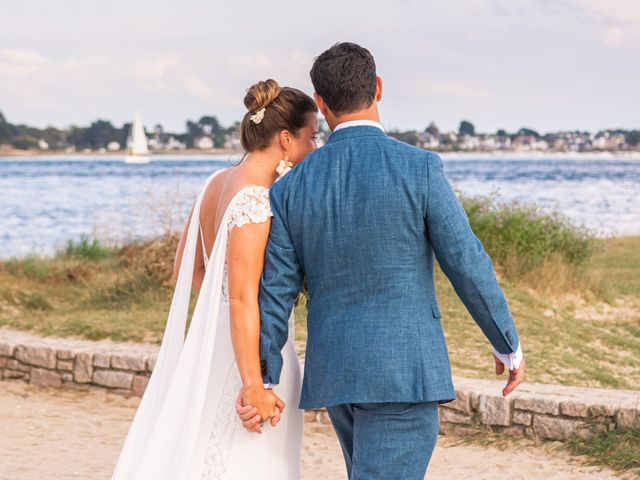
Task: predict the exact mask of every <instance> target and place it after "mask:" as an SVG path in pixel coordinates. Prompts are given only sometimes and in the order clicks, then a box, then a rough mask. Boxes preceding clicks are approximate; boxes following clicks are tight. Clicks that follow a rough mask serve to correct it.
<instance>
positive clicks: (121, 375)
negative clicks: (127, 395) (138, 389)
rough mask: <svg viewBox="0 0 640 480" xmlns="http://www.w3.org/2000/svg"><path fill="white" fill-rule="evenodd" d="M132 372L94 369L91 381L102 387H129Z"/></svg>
mask: <svg viewBox="0 0 640 480" xmlns="http://www.w3.org/2000/svg"><path fill="white" fill-rule="evenodd" d="M132 382H133V373H128V372H115V371H113V370H96V371H95V372H93V383H95V384H96V385H101V386H103V387H111V388H126V389H129V388H131V383H132Z"/></svg>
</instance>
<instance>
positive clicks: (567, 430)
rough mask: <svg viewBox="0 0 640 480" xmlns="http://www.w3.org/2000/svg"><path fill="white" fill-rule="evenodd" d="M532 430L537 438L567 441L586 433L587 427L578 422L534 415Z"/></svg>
mask: <svg viewBox="0 0 640 480" xmlns="http://www.w3.org/2000/svg"><path fill="white" fill-rule="evenodd" d="M533 429H534V431H535V432H536V434H537V435H538V436H540V437H542V438H550V439H552V440H568V439H569V438H571V437H572V436H573V435H575V434H580V433H581V432H582V431H583V430H587V431H588V427H587V425H586V424H585V423H584V422H582V421H580V420H569V419H566V418H558V417H548V416H544V415H535V416H534V417H533Z"/></svg>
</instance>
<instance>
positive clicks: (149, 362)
mask: <svg viewBox="0 0 640 480" xmlns="http://www.w3.org/2000/svg"><path fill="white" fill-rule="evenodd" d="M155 366H156V357H147V372H153V368H154V367H155Z"/></svg>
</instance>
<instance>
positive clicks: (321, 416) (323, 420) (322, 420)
mask: <svg viewBox="0 0 640 480" xmlns="http://www.w3.org/2000/svg"><path fill="white" fill-rule="evenodd" d="M318 420H320V423H324V424H325V425H331V419H330V418H329V414H328V413H327V412H326V411H321V412H319V413H318Z"/></svg>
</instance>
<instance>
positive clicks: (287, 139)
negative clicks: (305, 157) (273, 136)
mask: <svg viewBox="0 0 640 480" xmlns="http://www.w3.org/2000/svg"><path fill="white" fill-rule="evenodd" d="M278 140H279V141H280V146H281V147H282V149H283V150H284V151H285V152H286V151H287V150H289V147H291V140H292V138H291V132H290V131H289V130H280V135H278Z"/></svg>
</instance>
